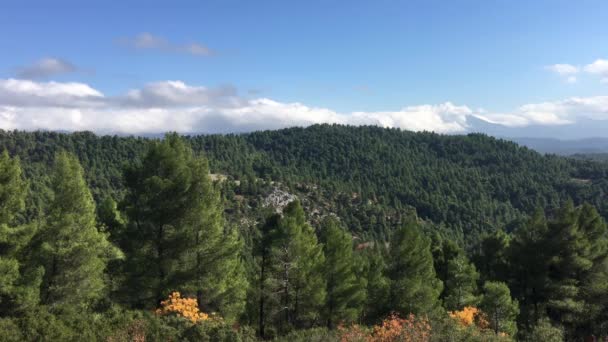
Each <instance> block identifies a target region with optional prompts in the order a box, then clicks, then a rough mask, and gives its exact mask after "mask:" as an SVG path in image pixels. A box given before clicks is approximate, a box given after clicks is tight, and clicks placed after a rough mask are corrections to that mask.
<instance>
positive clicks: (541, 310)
mask: <svg viewBox="0 0 608 342" xmlns="http://www.w3.org/2000/svg"><path fill="white" fill-rule="evenodd" d="M548 239H549V235H548V228H547V219H546V218H545V214H544V212H543V211H542V210H541V209H540V208H538V209H536V211H535V213H534V215H533V216H532V217H531V218H530V220H529V221H528V222H527V224H525V225H524V226H522V227H520V228H519V229H517V230H516V231H515V232H514V233H513V239H512V240H511V243H510V245H509V263H510V268H511V277H510V281H509V287H510V289H511V290H512V293H513V296H514V298H517V299H518V300H519V303H520V309H521V315H520V322H521V323H522V324H523V325H525V326H529V327H530V326H534V325H535V324H536V323H537V321H538V320H539V319H540V318H541V317H543V316H544V315H545V303H546V301H547V293H548V286H549V284H550V280H549V274H548V270H549V262H550V258H551V255H552V253H553V251H552V250H551V245H550V244H549V243H548Z"/></svg>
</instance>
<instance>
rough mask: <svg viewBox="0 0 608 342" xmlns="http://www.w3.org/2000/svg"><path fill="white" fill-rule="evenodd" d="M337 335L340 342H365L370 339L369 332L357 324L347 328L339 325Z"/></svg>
mask: <svg viewBox="0 0 608 342" xmlns="http://www.w3.org/2000/svg"><path fill="white" fill-rule="evenodd" d="M338 333H339V336H340V342H367V341H368V340H369V338H370V332H369V331H367V330H366V329H365V328H362V327H361V326H360V325H358V324H353V325H351V326H348V327H345V326H342V325H339V326H338Z"/></svg>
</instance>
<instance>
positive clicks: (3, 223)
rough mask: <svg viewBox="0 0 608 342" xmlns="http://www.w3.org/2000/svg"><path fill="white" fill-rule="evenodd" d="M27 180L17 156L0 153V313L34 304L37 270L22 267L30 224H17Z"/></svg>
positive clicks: (35, 299)
mask: <svg viewBox="0 0 608 342" xmlns="http://www.w3.org/2000/svg"><path fill="white" fill-rule="evenodd" d="M26 190H27V184H26V182H25V181H24V180H23V177H22V174H21V165H20V162H19V159H18V158H15V159H11V158H10V157H9V155H8V153H7V152H6V151H4V152H2V154H0V316H4V315H8V314H14V313H16V312H17V311H20V310H23V309H26V308H28V307H31V306H33V305H36V304H37V301H38V289H36V285H38V284H39V280H40V271H39V270H36V269H35V270H28V269H26V268H25V267H24V265H23V261H22V260H21V259H22V255H21V254H22V253H21V252H22V251H23V249H24V248H26V247H27V246H28V243H29V242H30V239H31V238H32V236H33V234H34V232H35V229H34V225H18V224H17V222H16V221H17V220H16V218H17V216H18V215H19V214H21V213H22V212H23V210H24V207H25V196H26Z"/></svg>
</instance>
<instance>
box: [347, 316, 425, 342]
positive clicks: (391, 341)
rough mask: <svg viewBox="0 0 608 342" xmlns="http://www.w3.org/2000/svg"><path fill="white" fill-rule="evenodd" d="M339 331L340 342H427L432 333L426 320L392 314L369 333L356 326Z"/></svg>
mask: <svg viewBox="0 0 608 342" xmlns="http://www.w3.org/2000/svg"><path fill="white" fill-rule="evenodd" d="M340 329H341V335H340V341H341V342H347V341H348V342H350V341H365V342H397V341H399V342H427V341H430V340H431V332H432V329H431V324H430V323H429V321H428V320H427V319H426V318H421V317H417V316H415V315H413V314H410V315H409V316H408V317H407V318H401V317H399V316H397V315H395V314H393V315H391V316H389V317H388V318H386V319H385V320H384V321H382V323H381V324H379V325H376V326H374V327H373V328H372V329H371V331H366V330H364V329H362V328H361V327H360V326H357V325H353V326H351V327H350V328H348V329H345V328H343V327H341V328H340Z"/></svg>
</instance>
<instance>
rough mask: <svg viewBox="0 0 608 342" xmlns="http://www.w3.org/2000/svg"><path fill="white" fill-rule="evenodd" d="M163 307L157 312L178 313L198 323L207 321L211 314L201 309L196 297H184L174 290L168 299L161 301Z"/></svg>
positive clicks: (164, 313)
mask: <svg viewBox="0 0 608 342" xmlns="http://www.w3.org/2000/svg"><path fill="white" fill-rule="evenodd" d="M160 305H161V307H160V308H158V309H156V314H157V315H160V316H165V315H177V316H179V317H184V318H186V319H189V320H190V321H192V323H197V322H199V321H206V320H208V319H209V315H208V314H206V313H204V312H201V311H199V309H198V302H197V300H196V298H182V296H181V294H180V293H179V292H173V293H171V294H170V295H169V298H168V299H167V300H164V301H162V302H160Z"/></svg>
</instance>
